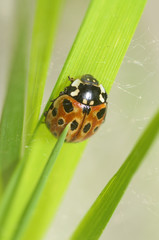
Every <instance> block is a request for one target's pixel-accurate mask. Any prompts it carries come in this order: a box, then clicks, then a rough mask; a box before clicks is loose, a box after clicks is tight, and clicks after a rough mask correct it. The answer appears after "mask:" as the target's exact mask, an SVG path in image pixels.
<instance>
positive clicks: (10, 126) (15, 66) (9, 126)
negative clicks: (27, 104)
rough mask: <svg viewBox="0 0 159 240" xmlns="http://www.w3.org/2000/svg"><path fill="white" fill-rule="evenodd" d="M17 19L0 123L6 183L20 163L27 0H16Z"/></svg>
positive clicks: (1, 168)
mask: <svg viewBox="0 0 159 240" xmlns="http://www.w3.org/2000/svg"><path fill="white" fill-rule="evenodd" d="M16 5H17V9H18V12H17V19H16V26H15V27H16V35H15V46H14V49H13V56H12V61H11V68H10V73H9V82H8V89H7V94H6V98H5V103H4V107H3V112H2V118H1V125H0V171H1V174H2V178H3V181H4V184H5V183H6V182H7V181H8V178H9V176H10V175H11V173H12V171H13V169H14V167H15V165H16V164H17V162H18V160H19V158H20V154H21V146H22V130H23V118H24V99H25V85H26V76H27V61H28V59H27V53H28V31H29V11H30V10H29V9H28V3H27V1H23V3H21V1H19V0H18V1H16Z"/></svg>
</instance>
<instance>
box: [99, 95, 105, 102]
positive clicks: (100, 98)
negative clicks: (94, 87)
mask: <svg viewBox="0 0 159 240" xmlns="http://www.w3.org/2000/svg"><path fill="white" fill-rule="evenodd" d="M99 100H100V101H101V102H102V103H103V102H104V98H103V96H102V94H100V95H99Z"/></svg>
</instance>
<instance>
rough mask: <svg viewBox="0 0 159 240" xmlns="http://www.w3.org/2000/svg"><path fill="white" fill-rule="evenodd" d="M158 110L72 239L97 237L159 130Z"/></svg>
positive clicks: (93, 238) (94, 238)
mask: <svg viewBox="0 0 159 240" xmlns="http://www.w3.org/2000/svg"><path fill="white" fill-rule="evenodd" d="M158 123H159V111H158V112H157V113H156V115H155V116H154V117H153V119H152V120H151V122H150V124H149V125H148V127H147V128H146V130H145V131H144V133H143V134H142V136H141V137H140V139H139V140H138V142H137V144H136V145H135V147H134V149H133V150H132V152H131V153H130V154H129V156H128V157H127V159H126V160H125V162H124V163H123V165H122V166H121V167H120V169H119V170H118V171H117V173H116V174H115V175H114V176H113V177H112V179H111V180H110V181H109V182H108V184H107V185H106V187H105V188H104V189H103V191H102V192H101V194H100V195H99V197H98V198H97V199H96V201H95V202H94V204H93V205H92V207H91V208H90V210H89V211H88V212H87V214H86V215H85V217H84V218H83V220H82V221H81V223H80V225H79V226H78V227H77V229H76V230H75V232H74V234H73V236H72V238H71V239H72V240H81V239H83V240H84V239H92V240H96V239H99V237H100V235H101V234H102V232H103V230H104V228H105V226H106V225H107V223H108V222H109V219H110V218H111V216H112V214H113V212H114V210H115V208H116V207H117V205H118V203H119V201H120V199H121V197H122V196H123V194H124V192H125V190H126V188H127V186H128V184H129V182H130V180H131V178H132V177H133V175H134V174H135V172H136V170H137V169H138V167H139V165H140V164H141V162H142V160H143V158H144V156H145V155H146V153H147V152H148V150H149V148H150V147H151V145H152V143H153V141H154V140H155V137H156V136H157V134H158V132H159V124H158Z"/></svg>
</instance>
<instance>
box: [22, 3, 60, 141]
mask: <svg viewBox="0 0 159 240" xmlns="http://www.w3.org/2000/svg"><path fill="white" fill-rule="evenodd" d="M62 2H63V0H58V1H56V0H38V1H37V6H36V14H35V19H34V28H33V37H32V46H31V57H30V68H29V82H28V92H27V106H26V119H25V123H26V124H25V134H26V143H28V141H29V139H30V137H31V135H32V133H33V131H34V129H35V127H36V125H37V122H38V119H39V114H40V109H41V102H42V98H43V92H44V87H45V81H46V77H47V73H48V66H49V62H50V58H51V54H52V47H53V40H54V35H55V31H56V27H57V20H58V17H59V12H60V10H61V4H62Z"/></svg>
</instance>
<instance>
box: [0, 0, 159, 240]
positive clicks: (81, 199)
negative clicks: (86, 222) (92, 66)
mask: <svg viewBox="0 0 159 240" xmlns="http://www.w3.org/2000/svg"><path fill="white" fill-rule="evenodd" d="M88 4H89V1H88V0H66V4H65V5H64V6H63V12H62V14H61V18H60V22H59V27H58V31H57V37H56V44H55V47H54V51H53V56H52V60H51V64H50V68H49V72H48V78H47V84H46V90H45V94H44V99H43V104H42V110H43V108H44V106H45V104H46V103H47V100H48V97H49V95H50V93H51V90H52V88H53V87H54V84H55V82H56V79H57V77H58V75H59V73H60V71H61V68H62V66H63V64H64V61H65V59H66V57H67V54H68V52H69V50H70V47H71V45H72V43H73V41H74V38H75V36H76V33H77V32H78V29H79V26H80V24H81V21H82V19H83V17H84V14H85V11H86V9H87V6H88ZM158 9H159V2H158V0H151V1H148V3H147V5H146V8H145V10H144V13H143V15H142V17H141V20H140V23H139V25H138V27H137V30H136V32H135V34H134V37H133V40H132V41H131V44H130V46H129V49H128V51H127V53H126V56H125V58H124V60H123V63H122V66H121V68H120V71H119V73H118V75H117V77H116V81H115V83H114V85H113V87H112V89H111V92H110V94H109V98H108V102H109V108H108V113H107V118H106V122H105V124H104V125H103V126H102V128H101V129H100V130H99V131H98V132H97V133H96V135H95V136H94V137H92V138H91V139H90V140H89V143H88V146H87V148H86V150H85V152H84V154H83V157H82V159H81V161H80V163H79V165H78V167H77V170H76V172H75V175H74V177H73V179H72V182H71V184H70V186H69V188H68V191H67V193H66V195H65V197H64V199H63V202H62V204H61V207H60V208H59V211H58V213H57V215H56V218H55V221H54V222H53V223H52V226H51V227H50V230H49V231H48V233H47V234H46V236H45V240H64V239H68V237H69V236H70V235H71V233H72V232H73V230H74V229H75V227H76V226H77V224H78V223H79V221H80V219H81V218H82V217H83V216H84V214H85V213H86V211H87V210H88V208H89V207H90V206H91V204H92V203H93V202H94V200H95V199H96V198H97V196H98V194H99V193H100V192H101V190H102V189H103V188H104V186H105V185H106V183H107V182H108V181H109V179H110V178H111V177H112V176H113V174H114V173H115V172H116V171H117V170H118V168H119V167H120V166H121V164H122V163H123V161H124V160H125V159H126V157H127V156H128V154H129V152H130V151H131V150H132V148H133V146H134V144H135V142H136V140H137V139H138V137H139V136H140V135H141V133H142V131H143V129H144V128H145V126H146V125H147V123H148V122H149V119H151V117H152V116H153V114H154V113H155V111H156V110H157V108H158V106H159V67H158V66H159V29H158V21H159V15H158ZM13 18H14V1H12V0H6V1H3V2H2V1H1V2H0V32H1V34H0V113H1V111H2V104H3V100H4V96H5V89H6V79H7V70H8V65H9V60H10V53H11V49H12V35H13V33H14V27H13ZM70 74H71V73H70ZM95 77H96V78H98V76H95ZM98 80H99V81H100V79H98ZM158 223H159V138H158V139H156V141H155V143H154V144H153V146H152V148H151V149H150V151H149V153H148V154H147V156H146V158H145V159H144V161H143V163H142V165H141V166H140V168H139V170H138V171H137V173H136V174H135V176H134V178H133V179H132V181H131V183H130V185H129V187H128V189H127V190H126V192H125V195H124V197H123V198H122V200H121V201H120V204H119V205H118V207H117V209H116V210H115V212H114V214H113V216H112V218H111V220H110V222H109V224H108V226H107V228H106V229H105V230H104V232H103V234H102V236H101V238H100V239H101V240H104V239H109V240H116V239H122V240H127V239H129V240H134V239H135V240H138V239H140V240H149V239H153V240H158V239H159V229H158Z"/></svg>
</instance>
